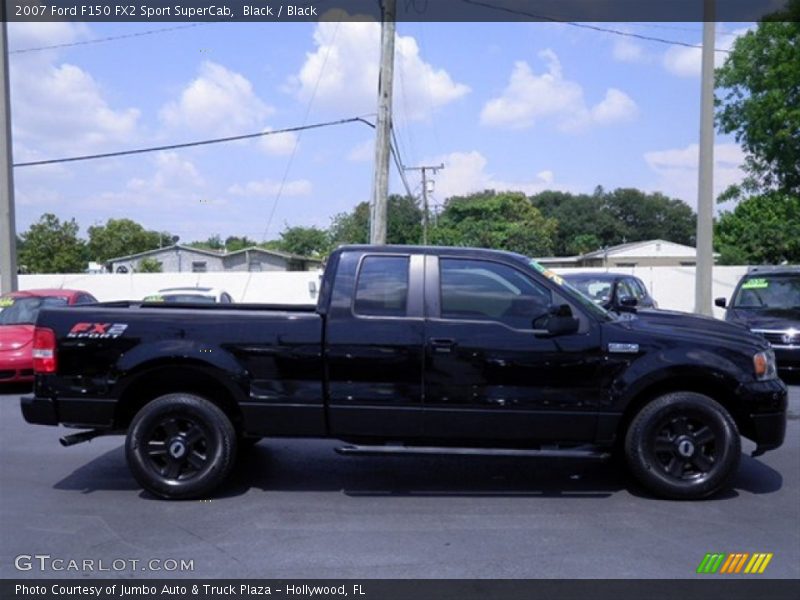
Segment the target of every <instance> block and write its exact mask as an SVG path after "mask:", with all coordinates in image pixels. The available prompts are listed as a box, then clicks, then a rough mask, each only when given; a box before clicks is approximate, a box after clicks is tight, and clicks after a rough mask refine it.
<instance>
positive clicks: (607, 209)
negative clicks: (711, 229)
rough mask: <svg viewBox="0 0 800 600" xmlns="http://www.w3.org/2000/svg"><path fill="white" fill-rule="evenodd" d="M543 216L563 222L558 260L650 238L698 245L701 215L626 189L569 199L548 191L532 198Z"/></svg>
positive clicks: (599, 189)
mask: <svg viewBox="0 0 800 600" xmlns="http://www.w3.org/2000/svg"><path fill="white" fill-rule="evenodd" d="M530 200H531V203H532V204H533V205H534V206H535V207H537V208H538V209H539V210H540V211H541V212H542V214H543V215H545V216H546V217H549V218H553V219H555V220H556V221H558V231H557V234H556V238H555V248H554V249H555V253H556V254H557V255H570V254H582V253H584V252H587V251H592V250H597V249H598V248H601V247H603V246H615V245H617V244H622V243H624V242H637V241H641V240H649V239H665V240H669V241H671V242H677V243H679V244H688V245H692V244H694V235H695V228H696V216H695V214H694V212H693V211H692V209H691V208H690V207H689V205H688V204H686V203H684V202H683V201H681V200H677V199H674V198H668V197H667V196H664V195H663V194H659V193H655V194H647V193H645V192H642V191H640V190H636V189H630V188H621V189H616V190H614V191H612V192H607V191H606V190H604V189H603V188H602V187H601V186H598V187H597V188H596V189H595V191H594V193H592V194H591V195H589V194H577V195H576V194H570V193H568V192H554V191H546V192H541V193H539V194H536V195H535V196H533V197H531V199H530Z"/></svg>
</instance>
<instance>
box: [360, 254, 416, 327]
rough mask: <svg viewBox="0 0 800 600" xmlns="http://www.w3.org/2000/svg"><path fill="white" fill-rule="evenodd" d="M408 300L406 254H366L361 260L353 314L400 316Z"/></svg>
mask: <svg viewBox="0 0 800 600" xmlns="http://www.w3.org/2000/svg"><path fill="white" fill-rule="evenodd" d="M407 304H408V257H407V256H367V257H366V258H365V259H364V260H363V261H362V262H361V270H360V271H359V273H358V283H357V284H356V296H355V302H354V304H353V310H354V312H355V313H356V314H359V315H366V316H378V317H404V316H406V306H407Z"/></svg>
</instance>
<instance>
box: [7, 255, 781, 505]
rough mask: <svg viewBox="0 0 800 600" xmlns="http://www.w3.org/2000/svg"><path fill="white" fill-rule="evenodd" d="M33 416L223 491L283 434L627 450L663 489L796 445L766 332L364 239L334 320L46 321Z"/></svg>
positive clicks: (334, 267)
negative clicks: (623, 307) (115, 439)
mask: <svg viewBox="0 0 800 600" xmlns="http://www.w3.org/2000/svg"><path fill="white" fill-rule="evenodd" d="M33 356H34V368H35V371H36V377H35V383H34V395H33V396H31V397H25V398H23V399H22V412H23V415H24V417H25V419H26V420H27V421H28V422H30V423H39V424H45V425H57V424H59V423H60V424H63V425H66V426H68V427H79V428H89V431H84V432H80V433H75V434H72V435H70V436H66V437H64V438H62V443H63V444H64V445H70V444H72V443H76V442H78V441H84V440H87V439H90V438H92V437H94V436H97V435H101V434H107V433H126V434H127V437H126V442H125V450H126V457H127V460H128V464H129V466H130V469H131V471H132V472H133V475H134V476H135V478H136V479H137V481H138V482H139V483H140V484H141V485H142V486H143V487H144V488H146V489H147V490H149V491H150V492H152V493H154V494H156V495H159V496H162V497H165V498H188V497H200V496H204V495H207V494H208V493H209V492H211V491H212V490H213V489H214V488H216V487H217V486H218V485H220V484H221V483H222V482H223V481H224V480H225V478H226V476H227V475H228V474H229V472H230V470H231V467H232V465H233V463H234V460H235V457H236V453H237V449H241V447H242V445H244V444H246V443H247V442H248V440H249V441H252V440H253V439H258V438H260V437H264V436H292V437H313V438H319V437H330V438H336V439H339V440H342V441H343V442H344V443H345V444H349V445H347V446H344V447H342V448H340V449H339V451H340V452H342V453H345V454H353V453H356V454H357V453H368V454H386V453H409V454H415V453H416V454H429V453H444V454H456V455H462V456H466V455H471V454H501V455H512V456H516V455H522V456H528V455H530V456H564V457H584V458H605V457H608V456H609V455H610V454H611V453H612V452H613V451H615V450H616V451H618V452H619V453H620V456H622V457H624V459H625V462H626V463H627V465H628V467H629V468H630V470H631V471H632V473H633V474H634V475H635V477H636V478H637V479H638V480H639V481H640V482H641V483H642V484H644V486H646V487H647V488H648V489H649V490H651V491H652V492H653V493H655V494H656V495H659V496H664V497H670V498H684V499H689V498H700V497H704V496H708V495H710V494H713V493H714V492H716V491H717V490H719V489H721V488H723V487H724V486H726V485H727V484H729V482H730V480H731V478H732V476H733V475H734V474H735V472H736V470H737V466H738V464H739V459H740V455H741V445H740V435H744V436H746V437H748V438H750V439H752V440H753V441H755V443H756V444H757V447H756V450H755V451H754V454H756V455H758V454H761V453H763V452H764V451H766V450H770V449H773V448H776V447H778V446H779V445H780V444H781V443H782V442H783V437H784V433H785V428H786V402H787V400H786V398H787V392H786V387H785V385H784V384H783V382H781V380H780V379H778V378H777V376H776V372H775V358H774V354H773V352H772V351H771V350H770V348H769V344H768V342H767V341H765V340H764V339H763V338H761V337H759V336H756V335H754V334H752V333H750V332H749V331H747V330H746V329H745V328H744V327H741V326H737V325H733V324H730V323H725V322H722V321H717V320H714V319H711V318H706V317H698V316H693V315H689V314H682V313H671V312H666V311H657V312H641V313H638V314H626V315H623V316H616V315H612V314H610V313H608V312H606V311H605V310H604V309H602V308H600V307H598V306H597V305H596V304H595V303H593V302H592V301H591V300H589V299H588V298H586V297H585V296H583V295H582V294H580V293H579V292H577V291H576V290H575V289H574V288H572V287H570V286H569V285H568V284H566V283H565V282H564V281H563V279H561V278H560V277H559V276H558V275H556V274H555V273H552V272H550V271H547V270H545V269H544V268H542V267H541V266H540V265H539V264H538V263H536V262H534V261H531V260H530V259H529V258H526V257H524V256H520V255H515V254H510V253H505V252H498V251H492V250H479V249H465V248H435V247H408V246H380V247H372V246H348V247H343V248H340V249H338V250H336V251H334V252H333V253H332V254H331V256H330V258H329V260H328V263H327V267H326V269H325V273H324V275H323V279H322V285H321V288H320V295H319V300H318V303H317V305H316V306H307V307H305V306H300V307H292V306H267V305H235V306H226V305H213V304H203V305H200V304H198V305H182V304H172V305H166V304H163V303H154V304H148V303H136V302H124V303H107V304H105V305H103V304H101V305H94V306H88V307H78V308H69V309H62V308H53V309H45V310H43V311H42V312H41V314H40V315H39V318H38V321H37V323H36V329H35V337H34V349H33Z"/></svg>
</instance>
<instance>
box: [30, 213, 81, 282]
mask: <svg viewBox="0 0 800 600" xmlns="http://www.w3.org/2000/svg"><path fill="white" fill-rule="evenodd" d="M78 229H79V227H78V223H77V222H76V221H75V219H70V220H69V221H64V222H63V223H62V222H61V221H60V220H59V218H58V217H56V216H55V215H54V214H52V213H46V214H44V215H42V216H41V217H40V218H39V221H38V222H36V223H34V224H33V225H31V226H30V227H29V228H28V230H27V231H26V232H25V233H23V234H22V235H21V236H20V237H21V240H22V248H21V251H20V254H19V258H18V261H19V264H20V266H21V267H24V269H25V271H26V272H27V273H80V272H83V271H85V270H86V264H87V260H86V254H85V249H86V248H85V242H84V241H83V240H81V239H80V238H79V237H78Z"/></svg>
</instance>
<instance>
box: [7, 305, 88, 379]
mask: <svg viewBox="0 0 800 600" xmlns="http://www.w3.org/2000/svg"><path fill="white" fill-rule="evenodd" d="M94 302H97V299H96V298H95V297H94V296H92V295H91V294H90V293H88V292H83V291H80V290H24V291H20V292H11V293H10V294H4V295H3V296H0V383H12V382H13V383H19V382H23V381H33V356H32V355H31V348H32V343H33V324H34V323H35V322H36V317H37V315H38V314H39V309H40V308H42V307H43V306H65V305H71V304H92V303H94Z"/></svg>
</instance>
